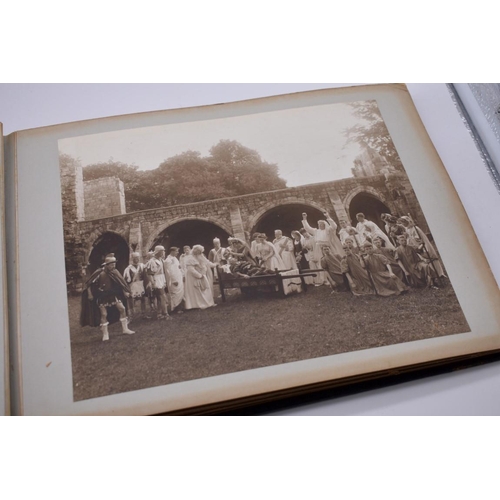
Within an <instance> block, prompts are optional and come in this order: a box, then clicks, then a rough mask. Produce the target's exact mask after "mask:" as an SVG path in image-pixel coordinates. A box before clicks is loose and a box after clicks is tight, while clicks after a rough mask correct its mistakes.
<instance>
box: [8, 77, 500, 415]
mask: <svg viewBox="0 0 500 500" xmlns="http://www.w3.org/2000/svg"><path fill="white" fill-rule="evenodd" d="M3 145H4V154H3V159H4V168H5V183H6V199H5V201H6V210H5V216H6V226H5V228H6V234H7V238H6V244H7V269H8V271H9V273H10V275H9V283H8V285H9V289H8V294H9V300H10V310H11V318H10V363H11V366H12V369H11V373H10V378H11V391H10V396H7V397H8V398H10V401H11V411H12V413H13V414H19V415H96V414H97V415H124V414H126V415H146V414H160V413H170V414H176V413H177V414H178V413H181V414H182V413H185V414H189V413H193V414H197V413H223V412H225V411H230V410H233V409H236V408H242V407H245V406H249V405H252V404H258V403H261V402H264V401H273V400H278V399H280V398H284V397H289V396H291V395H300V394H302V393H306V392H310V391H311V390H314V389H315V388H320V387H321V388H328V387H335V386H338V385H345V384H348V383H350V382H352V381H362V380H366V381H368V380H370V379H373V378H380V377H384V376H388V375H390V374H391V373H394V371H395V370H400V371H401V372H405V371H416V370H419V369H423V368H425V367H426V366H429V365H436V364H440V363H443V364H444V363H449V362H450V361H451V360H457V359H465V358H466V357H467V356H476V355H478V354H480V353H492V352H495V351H497V350H498V349H500V293H499V289H498V286H497V284H496V281H495V278H494V276H493V275H492V273H491V271H490V269H489V266H488V263H487V261H486V258H485V256H484V254H483V251H482V249H481V247H480V245H479V243H478V241H477V238H476V236H475V233H474V230H473V228H472V227H471V224H470V221H469V219H468V217H467V214H466V212H465V209H464V207H463V206H462V203H461V201H460V199H459V196H458V194H457V192H456V190H455V188H454V186H453V183H452V181H451V180H450V177H449V175H448V172H447V170H446V168H445V166H444V165H443V163H442V161H441V159H440V157H439V156H438V153H437V152H436V150H435V148H434V146H433V143H432V142H431V140H430V138H429V136H428V134H427V132H426V130H425V128H424V126H423V124H422V122H421V120H420V118H419V115H418V113H417V111H416V109H415V106H414V104H413V101H412V99H411V96H410V94H409V93H408V90H407V88H406V87H405V85H403V84H393V85H385V84H384V85H368V86H356V87H346V88H337V89H326V90H318V91H311V92H303V93H297V94H288V95H280V96H275V97H267V98H261V99H252V100H248V101H240V102H232V103H227V104H221V105H214V106H200V107H195V108H186V109H174V110H168V111H158V112H148V113H141V114H134V115H124V116H116V117H110V118H103V119H95V120H88V121H81V122H75V123H68V124H62V125H55V126H50V127H44V128H39V129H32V130H25V131H20V132H15V133H12V134H10V135H8V136H6V137H4V143H3ZM4 283H5V280H4ZM4 295H6V292H5V293H4ZM2 298H3V297H2ZM2 319H3V317H2ZM4 348H5V351H6V352H7V344H5V345H4ZM3 361H5V366H2V374H3V376H5V375H6V367H7V366H8V364H7V362H6V358H5V357H4V358H3ZM2 380H3V379H2ZM6 394H8V391H7V387H6Z"/></svg>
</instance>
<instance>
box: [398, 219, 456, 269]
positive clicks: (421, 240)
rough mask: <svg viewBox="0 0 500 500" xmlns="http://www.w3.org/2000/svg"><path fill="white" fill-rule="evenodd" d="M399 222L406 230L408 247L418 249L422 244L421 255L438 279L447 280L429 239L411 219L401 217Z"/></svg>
mask: <svg viewBox="0 0 500 500" xmlns="http://www.w3.org/2000/svg"><path fill="white" fill-rule="evenodd" d="M401 222H402V224H403V226H404V228H405V230H406V234H407V235H408V245H410V246H413V247H415V248H419V247H420V246H421V245H422V244H423V246H424V252H423V255H424V256H425V257H426V258H427V259H428V260H429V261H430V264H431V266H432V267H433V268H434V271H435V272H436V274H437V275H438V277H440V278H447V276H446V274H445V272H444V269H443V265H442V264H441V261H440V260H439V255H438V253H437V251H436V248H435V247H434V245H433V244H432V243H431V242H430V240H429V238H427V235H426V234H425V233H424V232H423V231H422V229H420V228H419V227H418V226H417V225H415V222H414V221H413V219H412V218H411V217H409V216H404V217H401Z"/></svg>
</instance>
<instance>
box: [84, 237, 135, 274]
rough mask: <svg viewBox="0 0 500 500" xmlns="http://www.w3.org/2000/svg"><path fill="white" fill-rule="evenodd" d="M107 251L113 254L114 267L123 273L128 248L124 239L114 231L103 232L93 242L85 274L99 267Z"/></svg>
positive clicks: (127, 259) (127, 261) (128, 251)
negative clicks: (114, 259) (114, 258)
mask: <svg viewBox="0 0 500 500" xmlns="http://www.w3.org/2000/svg"><path fill="white" fill-rule="evenodd" d="M109 253H114V254H115V257H116V268H117V269H118V271H120V273H122V274H123V271H125V268H126V267H127V266H128V264H129V256H130V250H129V247H128V243H127V242H126V241H125V239H124V238H123V237H122V236H120V235H119V234H116V233H104V234H102V235H101V236H99V238H97V240H96V241H95V242H94V245H93V248H92V251H91V252H90V256H89V266H88V268H87V274H92V273H93V272H94V271H95V270H96V269H97V268H98V267H100V266H101V264H102V263H103V262H104V258H105V257H106V255H107V254H109Z"/></svg>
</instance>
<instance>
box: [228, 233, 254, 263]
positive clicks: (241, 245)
mask: <svg viewBox="0 0 500 500" xmlns="http://www.w3.org/2000/svg"><path fill="white" fill-rule="evenodd" d="M227 241H228V243H229V251H230V253H231V255H232V256H233V257H236V258H237V259H238V260H246V261H247V262H251V263H252V264H255V265H256V264H257V262H256V260H255V259H254V257H253V256H252V251H251V249H250V247H249V246H248V244H247V243H246V241H243V240H242V239H240V238H234V237H233V238H228V240H227Z"/></svg>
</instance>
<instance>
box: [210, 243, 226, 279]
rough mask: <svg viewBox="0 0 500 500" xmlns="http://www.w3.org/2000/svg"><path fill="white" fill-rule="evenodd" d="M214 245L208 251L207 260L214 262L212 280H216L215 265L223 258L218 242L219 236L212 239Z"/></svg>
mask: <svg viewBox="0 0 500 500" xmlns="http://www.w3.org/2000/svg"><path fill="white" fill-rule="evenodd" d="M213 244H214V247H213V248H212V250H210V252H208V260H209V261H210V262H211V263H212V264H215V266H216V267H214V268H213V273H214V280H215V281H217V266H218V265H219V264H220V261H221V260H222V259H223V255H224V250H225V248H223V247H222V246H221V244H220V239H219V238H214V240H213Z"/></svg>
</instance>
